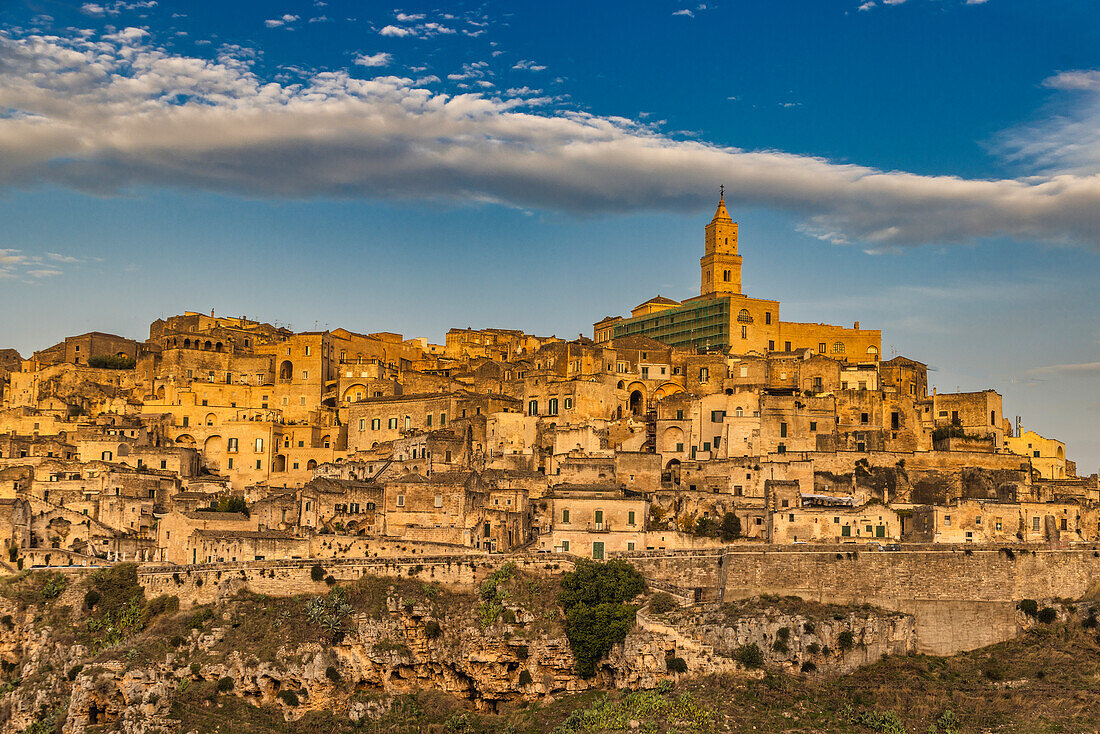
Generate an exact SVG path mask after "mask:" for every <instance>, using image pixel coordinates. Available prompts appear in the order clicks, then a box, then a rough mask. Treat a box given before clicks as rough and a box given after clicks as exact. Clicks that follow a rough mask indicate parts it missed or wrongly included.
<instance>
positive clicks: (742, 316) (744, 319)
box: [737, 308, 752, 324]
mask: <svg viewBox="0 0 1100 734" xmlns="http://www.w3.org/2000/svg"><path fill="white" fill-rule="evenodd" d="M737 323H739V324H751V323H752V316H750V315H749V312H748V309H744V308H743V309H741V311H740V312H739V313H738V314H737Z"/></svg>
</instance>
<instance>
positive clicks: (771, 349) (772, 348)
mask: <svg viewBox="0 0 1100 734" xmlns="http://www.w3.org/2000/svg"><path fill="white" fill-rule="evenodd" d="M768 351H769V352H774V351H775V341H774V340H772V339H768Z"/></svg>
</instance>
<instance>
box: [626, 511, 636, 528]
mask: <svg viewBox="0 0 1100 734" xmlns="http://www.w3.org/2000/svg"><path fill="white" fill-rule="evenodd" d="M626 524H627V525H633V524H634V510H631V511H630V512H628V513H626Z"/></svg>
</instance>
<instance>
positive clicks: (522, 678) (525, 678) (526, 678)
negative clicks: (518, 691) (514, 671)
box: [519, 668, 533, 687]
mask: <svg viewBox="0 0 1100 734" xmlns="http://www.w3.org/2000/svg"><path fill="white" fill-rule="evenodd" d="M532 680H533V679H532V678H531V671H530V670H527V669H526V668H524V669H523V670H521V671H520V672H519V685H520V687H526V686H529V685H531V681H532Z"/></svg>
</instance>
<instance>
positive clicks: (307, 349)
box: [306, 347, 310, 357]
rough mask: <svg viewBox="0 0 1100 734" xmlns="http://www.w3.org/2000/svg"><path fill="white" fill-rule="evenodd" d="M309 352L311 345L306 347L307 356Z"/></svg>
mask: <svg viewBox="0 0 1100 734" xmlns="http://www.w3.org/2000/svg"><path fill="white" fill-rule="evenodd" d="M309 352H310V348H309V347H306V356H307V357H308V356H309Z"/></svg>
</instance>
